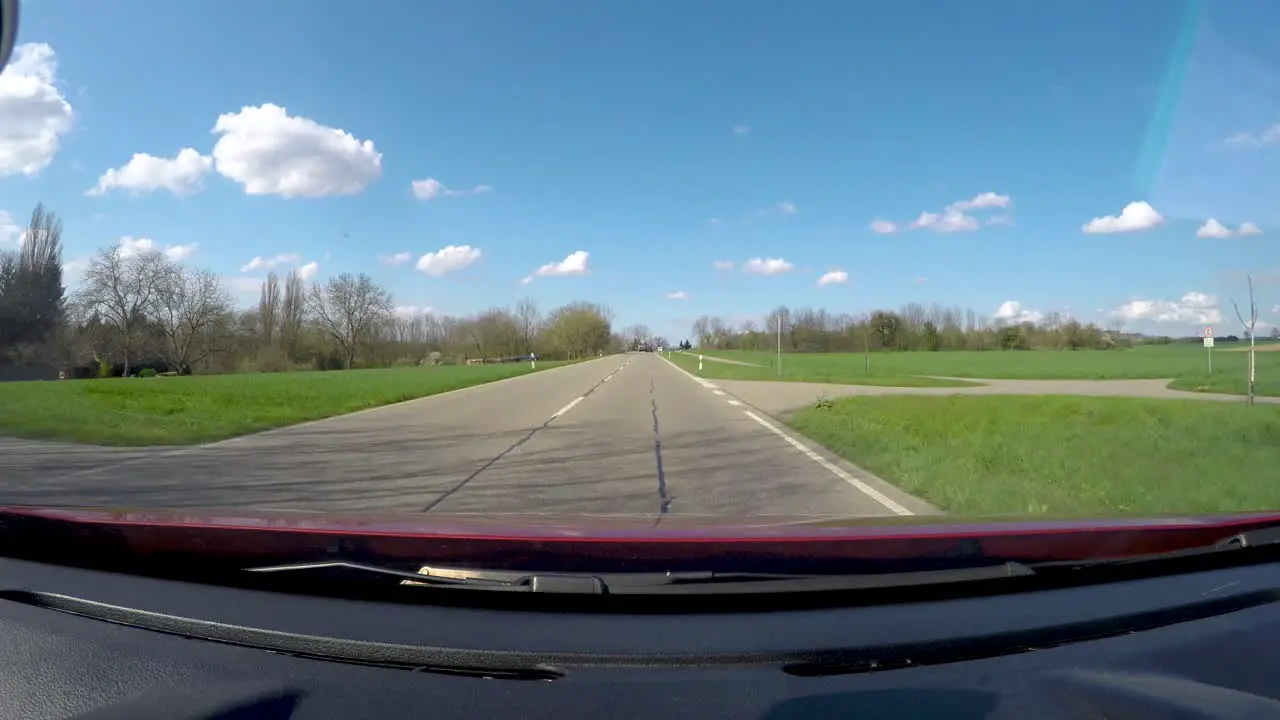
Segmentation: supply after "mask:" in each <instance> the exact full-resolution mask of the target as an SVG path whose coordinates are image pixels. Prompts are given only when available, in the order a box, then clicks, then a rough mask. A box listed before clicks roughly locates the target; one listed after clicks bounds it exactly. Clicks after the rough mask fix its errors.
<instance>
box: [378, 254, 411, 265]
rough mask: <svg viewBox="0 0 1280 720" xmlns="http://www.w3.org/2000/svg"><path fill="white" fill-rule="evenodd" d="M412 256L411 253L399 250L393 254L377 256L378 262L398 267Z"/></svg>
mask: <svg viewBox="0 0 1280 720" xmlns="http://www.w3.org/2000/svg"><path fill="white" fill-rule="evenodd" d="M412 258H413V255H411V254H409V253H407V252H399V253H395V254H394V255H380V256H378V262H380V263H382V264H383V265H386V266H387V267H400V266H401V265H403V264H405V263H407V262H409V260H411V259H412Z"/></svg>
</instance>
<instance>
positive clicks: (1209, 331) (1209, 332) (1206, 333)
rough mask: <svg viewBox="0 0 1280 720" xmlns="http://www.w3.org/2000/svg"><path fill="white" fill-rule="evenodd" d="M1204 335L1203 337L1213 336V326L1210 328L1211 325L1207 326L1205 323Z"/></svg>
mask: <svg viewBox="0 0 1280 720" xmlns="http://www.w3.org/2000/svg"><path fill="white" fill-rule="evenodd" d="M1204 336H1205V337H1207V338H1211V337H1213V328H1211V327H1209V326H1208V325H1206V326H1205V328H1204Z"/></svg>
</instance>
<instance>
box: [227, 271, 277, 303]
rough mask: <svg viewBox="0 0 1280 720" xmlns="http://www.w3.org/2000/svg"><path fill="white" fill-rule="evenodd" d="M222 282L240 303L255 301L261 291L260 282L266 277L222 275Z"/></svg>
mask: <svg viewBox="0 0 1280 720" xmlns="http://www.w3.org/2000/svg"><path fill="white" fill-rule="evenodd" d="M223 282H225V283H226V285H227V288H228V289H229V290H230V291H231V293H232V294H233V295H235V296H236V299H237V300H239V301H240V302H242V303H253V302H257V300H258V297H259V294H260V293H261V292H262V283H264V282H266V278H260V277H246V276H237V277H224V278H223Z"/></svg>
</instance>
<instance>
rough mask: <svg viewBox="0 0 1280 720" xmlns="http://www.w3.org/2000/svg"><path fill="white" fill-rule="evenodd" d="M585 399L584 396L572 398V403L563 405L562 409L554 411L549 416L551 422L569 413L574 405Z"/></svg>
mask: <svg viewBox="0 0 1280 720" xmlns="http://www.w3.org/2000/svg"><path fill="white" fill-rule="evenodd" d="M585 398H586V396H585V395H580V396H578V397H576V398H574V399H573V401H572V402H570V403H569V404H568V405H565V406H564V407H562V408H560V409H559V410H557V411H555V413H554V414H553V415H552V416H551V419H552V420H555V419H556V418H558V417H560V416H561V415H563V414H565V413H567V412H569V411H570V410H572V409H573V406H574V405H577V404H578V403H580V402H582V401H583V400H584V399H585Z"/></svg>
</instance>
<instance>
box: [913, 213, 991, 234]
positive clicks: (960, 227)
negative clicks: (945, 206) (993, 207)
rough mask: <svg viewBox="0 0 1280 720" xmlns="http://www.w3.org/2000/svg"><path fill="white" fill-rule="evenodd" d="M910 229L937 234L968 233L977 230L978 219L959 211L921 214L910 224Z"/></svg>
mask: <svg viewBox="0 0 1280 720" xmlns="http://www.w3.org/2000/svg"><path fill="white" fill-rule="evenodd" d="M911 229H912V230H932V231H934V232H939V233H954V232H970V231H973V230H977V229H978V219H977V218H976V217H973V216H972V215H965V214H964V213H963V212H960V211H959V210H946V211H945V212H943V213H941V214H939V213H931V212H923V213H920V217H918V218H916V219H915V220H913V221H912V222H911Z"/></svg>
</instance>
